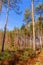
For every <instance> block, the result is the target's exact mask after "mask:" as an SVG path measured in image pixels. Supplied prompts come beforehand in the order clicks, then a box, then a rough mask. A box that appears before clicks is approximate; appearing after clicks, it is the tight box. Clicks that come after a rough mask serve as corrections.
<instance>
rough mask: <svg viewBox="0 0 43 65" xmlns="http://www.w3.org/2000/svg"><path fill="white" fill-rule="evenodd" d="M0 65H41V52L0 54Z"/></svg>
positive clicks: (27, 51)
mask: <svg viewBox="0 0 43 65" xmlns="http://www.w3.org/2000/svg"><path fill="white" fill-rule="evenodd" d="M0 65H43V50H41V51H36V53H34V51H32V50H30V49H29V50H28V49H27V50H24V51H23V50H19V51H17V52H3V53H0Z"/></svg>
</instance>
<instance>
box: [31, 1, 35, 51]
mask: <svg viewBox="0 0 43 65" xmlns="http://www.w3.org/2000/svg"><path fill="white" fill-rule="evenodd" d="M32 24H33V50H35V23H34V0H32Z"/></svg>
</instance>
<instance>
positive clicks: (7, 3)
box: [0, 0, 21, 52]
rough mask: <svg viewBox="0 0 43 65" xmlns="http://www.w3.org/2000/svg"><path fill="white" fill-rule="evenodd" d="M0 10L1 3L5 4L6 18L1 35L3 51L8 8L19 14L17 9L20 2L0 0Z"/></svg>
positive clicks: (16, 0)
mask: <svg viewBox="0 0 43 65" xmlns="http://www.w3.org/2000/svg"><path fill="white" fill-rule="evenodd" d="M0 3H1V4H0V5H1V6H0V11H1V9H2V5H5V7H6V8H7V12H6V20H5V22H6V23H5V27H4V35H3V42H2V52H3V51H4V43H5V35H6V29H7V23H8V16H9V11H10V9H13V10H14V11H15V12H16V13H17V14H20V13H21V12H20V10H19V5H17V4H20V0H0Z"/></svg>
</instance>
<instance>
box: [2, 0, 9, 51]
mask: <svg viewBox="0 0 43 65" xmlns="http://www.w3.org/2000/svg"><path fill="white" fill-rule="evenodd" d="M9 4H10V0H8V7H7V12H6V21H5V22H6V23H5V27H4V34H3V41H2V52H3V51H4V43H5V37H6V29H7V23H8V14H9Z"/></svg>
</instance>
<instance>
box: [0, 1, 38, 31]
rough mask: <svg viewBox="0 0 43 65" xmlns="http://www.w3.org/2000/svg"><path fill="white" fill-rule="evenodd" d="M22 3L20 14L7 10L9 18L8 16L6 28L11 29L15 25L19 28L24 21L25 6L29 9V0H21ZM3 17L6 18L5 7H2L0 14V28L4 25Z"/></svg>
mask: <svg viewBox="0 0 43 65" xmlns="http://www.w3.org/2000/svg"><path fill="white" fill-rule="evenodd" d="M22 1H23V4H21V6H20V9H21V11H22V14H21V15H17V14H16V13H15V12H14V11H13V10H11V11H10V12H9V18H8V25H7V29H8V30H13V29H14V28H15V27H18V28H20V27H21V26H22V25H23V24H24V22H23V18H24V11H25V9H26V8H29V9H31V0H22ZM36 5H37V2H35V6H36ZM5 18H6V9H5V7H3V8H2V13H1V15H0V29H4V25H5Z"/></svg>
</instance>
